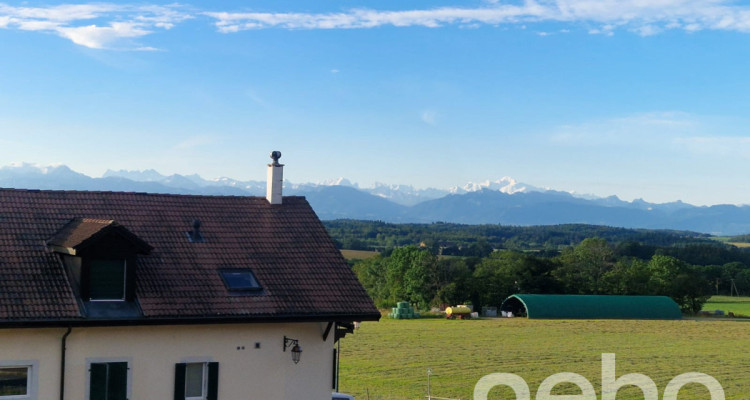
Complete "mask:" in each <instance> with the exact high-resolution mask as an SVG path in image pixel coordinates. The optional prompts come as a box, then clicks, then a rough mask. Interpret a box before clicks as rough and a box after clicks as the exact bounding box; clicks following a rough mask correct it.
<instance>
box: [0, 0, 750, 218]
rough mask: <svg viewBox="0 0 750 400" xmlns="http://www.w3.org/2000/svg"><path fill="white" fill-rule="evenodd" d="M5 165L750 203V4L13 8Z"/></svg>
mask: <svg viewBox="0 0 750 400" xmlns="http://www.w3.org/2000/svg"><path fill="white" fill-rule="evenodd" d="M0 52H1V53H2V55H1V56H0V149H1V150H0V165H7V164H10V163H11V162H30V163H37V164H42V165H49V164H57V163H62V164H66V165H68V166H70V167H71V168H73V169H75V170H77V171H80V172H84V173H86V174H88V175H91V176H100V175H101V174H102V173H104V171H105V170H107V169H149V168H153V169H156V170H158V171H160V172H161V173H164V174H172V173H180V174H192V173H198V174H200V175H201V176H203V177H205V178H214V177H219V176H228V177H232V178H236V179H254V180H262V179H264V177H265V175H264V174H265V163H266V162H268V153H269V152H270V151H271V150H281V151H282V153H283V154H284V156H283V157H282V161H283V162H285V163H286V165H287V168H286V170H285V177H286V178H287V179H289V180H291V181H294V182H308V181H312V182H315V181H322V180H326V179H331V178H336V177H346V178H348V179H350V180H351V181H354V182H358V183H359V184H360V185H362V186H369V185H372V184H374V183H375V182H385V183H400V184H410V185H414V186H416V187H421V188H424V187H439V188H446V187H449V186H455V185H463V184H465V183H466V182H469V181H473V182H477V181H483V180H487V179H489V180H495V179H499V178H501V177H503V176H511V177H513V178H515V179H517V180H519V181H521V182H525V183H528V184H532V185H535V186H541V187H549V188H553V189H558V190H567V191H575V192H578V193H592V194H596V195H601V196H606V195H618V196H620V197H621V198H623V199H626V200H632V199H634V198H643V199H645V200H647V201H652V202H667V201H674V200H678V199H681V200H684V201H686V202H690V203H693V204H699V205H703V204H719V203H734V204H749V203H750V185H748V184H747V183H748V182H747V181H748V178H747V175H748V174H747V170H748V161H750V135H749V134H748V126H750V124H749V123H748V122H750V113H748V109H749V106H750V78H749V76H750V5H748V4H746V3H743V2H734V1H723V0H707V1H677V0H651V1H643V0H619V1H615V0H537V1H535V2H533V1H501V0H498V1H461V2H458V1H453V2H450V1H424V0H422V1H378V2H362V1H316V2H309V1H304V2H303V1H255V0H251V1H243V2H229V1H217V2H197V3H166V2H138V3H132V4H127V3H101V2H97V3H67V2H44V3H41V2H34V1H24V2H18V3H0Z"/></svg>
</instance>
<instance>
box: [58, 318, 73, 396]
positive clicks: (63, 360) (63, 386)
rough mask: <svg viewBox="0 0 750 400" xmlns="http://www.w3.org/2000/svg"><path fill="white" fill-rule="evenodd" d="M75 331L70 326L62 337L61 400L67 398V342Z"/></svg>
mask: <svg viewBox="0 0 750 400" xmlns="http://www.w3.org/2000/svg"><path fill="white" fill-rule="evenodd" d="M72 331H73V328H72V327H70V326H69V327H68V330H67V331H65V334H64V335H63V337H62V343H61V345H62V346H61V353H60V400H65V343H66V341H67V340H68V335H70V332H72Z"/></svg>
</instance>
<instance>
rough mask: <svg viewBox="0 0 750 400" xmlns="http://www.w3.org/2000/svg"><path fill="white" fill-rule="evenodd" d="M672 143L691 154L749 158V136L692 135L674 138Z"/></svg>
mask: <svg viewBox="0 0 750 400" xmlns="http://www.w3.org/2000/svg"><path fill="white" fill-rule="evenodd" d="M674 143H675V144H676V145H677V146H680V147H681V148H683V149H684V150H686V151H688V152H690V153H693V154H700V155H711V156H718V157H740V158H745V159H747V158H750V137H736V136H694V137H684V138H676V139H675V140H674Z"/></svg>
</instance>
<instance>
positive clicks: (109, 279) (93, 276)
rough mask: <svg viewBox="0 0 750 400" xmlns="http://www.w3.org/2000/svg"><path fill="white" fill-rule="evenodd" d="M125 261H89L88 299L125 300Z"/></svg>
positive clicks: (126, 281)
mask: <svg viewBox="0 0 750 400" xmlns="http://www.w3.org/2000/svg"><path fill="white" fill-rule="evenodd" d="M127 267H128V265H127V261H125V260H124V259H114V260H102V259H93V260H91V262H90V263H89V282H88V286H89V299H90V300H94V301H97V300H110V301H112V300H126V293H127V292H126V288H127V283H128V279H127V276H128V274H127V269H128V268H127Z"/></svg>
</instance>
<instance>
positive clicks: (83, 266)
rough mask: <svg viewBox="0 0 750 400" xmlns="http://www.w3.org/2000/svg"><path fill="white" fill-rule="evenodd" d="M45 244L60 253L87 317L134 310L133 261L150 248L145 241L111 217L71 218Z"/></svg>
mask: <svg viewBox="0 0 750 400" xmlns="http://www.w3.org/2000/svg"><path fill="white" fill-rule="evenodd" d="M47 245H48V246H49V247H50V248H51V250H53V251H54V252H56V253H58V254H60V258H61V260H62V262H63V265H64V266H65V269H66V270H67V273H68V277H69V278H70V281H71V283H72V286H73V288H74V290H75V291H76V293H77V294H78V296H79V298H80V301H82V302H83V305H84V306H85V309H86V311H87V314H88V315H89V316H90V317H110V316H112V317H114V316H117V314H123V313H124V314H133V313H134V312H137V310H138V307H137V306H135V288H136V286H135V285H136V279H135V278H136V276H135V275H136V262H137V257H138V255H148V254H149V252H151V250H153V247H151V246H150V245H149V244H148V243H146V242H145V241H143V240H142V239H140V238H139V237H138V236H136V235H135V234H133V233H132V232H130V231H129V230H128V229H126V228H125V227H124V226H122V225H120V224H118V223H117V222H116V221H114V220H102V219H91V218H75V219H73V220H71V221H70V222H68V223H67V224H66V225H65V226H63V227H62V228H60V230H59V231H57V233H55V235H54V236H53V237H52V238H51V239H49V240H48V241H47ZM131 316H132V315H131Z"/></svg>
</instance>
